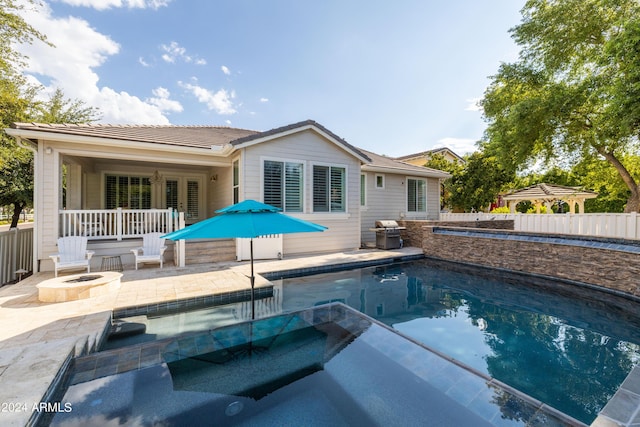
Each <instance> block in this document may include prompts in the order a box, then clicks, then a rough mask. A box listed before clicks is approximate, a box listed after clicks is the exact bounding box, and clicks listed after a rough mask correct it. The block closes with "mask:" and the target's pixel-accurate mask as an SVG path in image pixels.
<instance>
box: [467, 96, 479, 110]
mask: <svg viewBox="0 0 640 427" xmlns="http://www.w3.org/2000/svg"><path fill="white" fill-rule="evenodd" d="M481 99H482V98H470V99H467V108H465V109H464V111H482V107H480V104H479V103H480V100H481Z"/></svg>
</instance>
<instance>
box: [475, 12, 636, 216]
mask: <svg viewBox="0 0 640 427" xmlns="http://www.w3.org/2000/svg"><path fill="white" fill-rule="evenodd" d="M522 15H523V19H522V22H521V24H520V25H518V26H516V27H515V28H513V29H512V30H511V33H512V36H513V38H514V40H515V41H516V43H517V44H518V45H520V47H521V52H520V56H519V59H518V61H516V62H514V63H510V64H502V65H501V66H500V68H499V70H498V72H497V74H496V75H495V76H493V77H492V82H491V84H490V85H489V87H488V88H487V90H486V92H485V95H484V98H483V100H482V101H481V105H482V107H483V109H484V116H485V119H486V120H487V122H488V127H487V130H486V135H485V140H486V141H487V142H485V143H484V144H483V145H482V146H483V149H485V150H486V151H487V153H488V154H490V155H494V156H496V157H497V158H498V159H499V160H500V162H501V163H502V164H503V166H504V167H505V168H507V169H514V170H516V169H520V170H522V169H524V168H527V167H531V166H532V165H534V164H536V163H537V162H540V161H550V160H556V161H562V162H563V163H565V164H566V165H571V164H576V163H578V162H582V161H588V162H594V163H595V162H608V163H609V164H610V165H611V166H612V167H613V168H614V169H615V170H616V172H617V173H618V175H619V176H620V178H621V179H622V181H623V182H624V183H625V185H626V186H627V188H628V190H629V197H628V199H627V204H626V207H625V211H627V212H630V211H638V210H639V209H640V188H639V186H638V182H639V181H640V175H638V174H637V173H635V172H634V171H633V170H632V169H631V168H630V165H629V164H628V163H626V161H627V160H628V159H630V158H631V156H633V155H637V153H638V136H639V135H640V97H639V96H638V95H640V71H639V64H640V62H639V60H640V3H639V2H638V1H637V0H528V1H527V3H526V4H525V6H524V8H523V10H522Z"/></svg>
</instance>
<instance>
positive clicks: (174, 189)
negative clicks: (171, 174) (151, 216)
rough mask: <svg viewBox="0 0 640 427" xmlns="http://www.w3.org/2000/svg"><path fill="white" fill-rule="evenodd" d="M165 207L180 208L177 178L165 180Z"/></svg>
mask: <svg viewBox="0 0 640 427" xmlns="http://www.w3.org/2000/svg"><path fill="white" fill-rule="evenodd" d="M166 200H167V203H166V207H167V208H173V210H175V211H177V210H182V209H178V207H179V206H178V180H177V179H168V180H167V182H166Z"/></svg>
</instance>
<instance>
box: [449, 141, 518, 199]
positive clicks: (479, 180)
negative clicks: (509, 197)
mask: <svg viewBox="0 0 640 427" xmlns="http://www.w3.org/2000/svg"><path fill="white" fill-rule="evenodd" d="M514 179H515V174H514V173H513V171H509V170H508V169H505V168H504V167H503V166H502V164H501V163H500V162H499V161H498V158H497V157H495V156H492V155H488V154H487V153H484V152H482V151H476V152H474V153H473V154H471V155H469V156H467V157H465V164H464V167H463V168H462V170H461V171H459V172H457V173H454V175H453V176H452V178H451V184H450V186H451V197H450V201H451V204H452V205H453V206H454V207H457V208H459V209H462V210H464V211H473V210H477V211H480V210H482V209H483V208H485V207H488V206H489V205H490V204H491V203H492V202H494V201H495V200H496V199H497V197H498V195H499V194H500V193H501V192H502V191H503V190H504V189H505V187H506V186H507V185H508V184H509V183H510V182H512V181H513V180H514Z"/></svg>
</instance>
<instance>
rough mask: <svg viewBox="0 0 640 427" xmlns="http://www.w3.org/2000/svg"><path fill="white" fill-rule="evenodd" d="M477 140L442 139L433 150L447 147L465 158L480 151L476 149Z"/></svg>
mask: <svg viewBox="0 0 640 427" xmlns="http://www.w3.org/2000/svg"><path fill="white" fill-rule="evenodd" d="M476 142H477V141H476V140H475V139H470V138H450V137H449V138H442V139H441V140H439V141H438V143H437V144H436V145H434V146H433V148H442V147H447V148H450V149H451V150H453V152H454V153H456V154H457V155H459V156H464V155H465V154H468V153H473V152H474V151H476V150H477V149H478V147H476Z"/></svg>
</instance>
